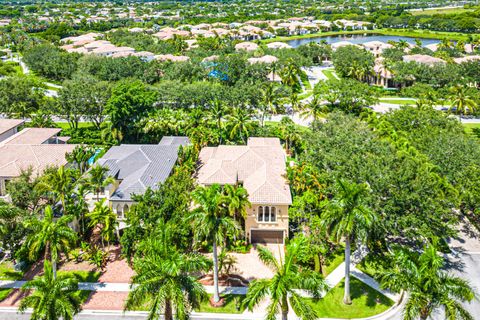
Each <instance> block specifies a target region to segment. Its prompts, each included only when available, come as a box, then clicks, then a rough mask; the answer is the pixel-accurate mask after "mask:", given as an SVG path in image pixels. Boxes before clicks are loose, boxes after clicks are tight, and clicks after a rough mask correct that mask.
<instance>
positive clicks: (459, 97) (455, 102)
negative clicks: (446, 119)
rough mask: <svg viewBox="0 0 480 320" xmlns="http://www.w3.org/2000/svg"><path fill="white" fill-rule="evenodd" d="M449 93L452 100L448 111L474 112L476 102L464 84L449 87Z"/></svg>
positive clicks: (458, 112) (459, 112)
mask: <svg viewBox="0 0 480 320" xmlns="http://www.w3.org/2000/svg"><path fill="white" fill-rule="evenodd" d="M450 93H451V96H450V99H451V100H452V105H451V106H450V111H453V112H455V113H457V114H459V115H461V114H467V113H470V112H474V111H475V110H476V109H477V106H478V105H477V103H476V102H475V100H474V99H473V97H472V96H470V95H469V93H468V90H467V89H466V88H465V87H464V86H461V85H456V86H454V87H452V88H450Z"/></svg>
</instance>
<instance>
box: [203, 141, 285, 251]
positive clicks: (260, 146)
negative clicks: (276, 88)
mask: <svg viewBox="0 0 480 320" xmlns="http://www.w3.org/2000/svg"><path fill="white" fill-rule="evenodd" d="M199 163H200V165H199V169H198V172H197V180H198V183H199V184H200V185H203V186H208V185H212V184H216V183H217V184H220V185H226V184H230V185H235V184H240V185H243V187H244V188H245V189H246V190H247V191H248V199H249V200H250V203H251V204H252V207H251V208H247V217H246V219H245V236H246V238H247V239H248V240H249V241H250V242H251V243H283V242H284V240H285V238H286V237H287V236H288V207H289V206H290V205H291V204H292V197H291V194H290V187H289V185H288V182H287V180H286V178H285V174H286V164H285V163H286V155H285V152H284V150H283V149H282V146H281V145H280V140H279V139H278V138H249V139H248V143H247V145H243V146H231V145H229V146H227V145H221V146H218V147H205V148H203V149H202V150H201V152H200V156H199Z"/></svg>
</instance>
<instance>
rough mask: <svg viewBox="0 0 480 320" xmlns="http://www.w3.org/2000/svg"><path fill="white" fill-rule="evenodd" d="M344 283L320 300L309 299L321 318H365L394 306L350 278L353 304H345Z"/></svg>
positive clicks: (387, 299)
mask: <svg viewBox="0 0 480 320" xmlns="http://www.w3.org/2000/svg"><path fill="white" fill-rule="evenodd" d="M343 292H344V283H343V281H342V282H341V283H339V284H338V285H337V286H336V287H335V288H333V289H332V290H330V291H329V292H328V293H327V294H326V295H325V297H323V298H322V299H319V300H313V299H308V301H309V302H310V303H311V305H312V306H313V308H314V309H315V310H316V311H317V315H318V317H320V318H342V319H352V318H365V317H370V316H373V315H376V314H380V313H382V312H384V311H385V310H387V309H388V308H390V307H391V306H392V305H393V301H392V300H390V299H389V298H387V297H385V296H384V295H383V294H381V293H380V292H378V291H376V290H375V289H373V288H371V287H369V286H368V285H366V284H364V283H363V282H361V281H360V280H358V279H356V278H355V277H351V278H350V293H351V297H352V304H351V305H346V304H344V303H343Z"/></svg>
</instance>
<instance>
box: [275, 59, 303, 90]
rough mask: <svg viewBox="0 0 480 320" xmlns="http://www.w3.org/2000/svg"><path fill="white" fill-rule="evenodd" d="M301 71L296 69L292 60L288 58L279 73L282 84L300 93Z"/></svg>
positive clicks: (296, 66)
mask: <svg viewBox="0 0 480 320" xmlns="http://www.w3.org/2000/svg"><path fill="white" fill-rule="evenodd" d="M301 73H302V70H301V69H300V68H299V67H298V65H297V64H296V63H295V61H294V60H293V59H292V58H289V59H288V61H287V63H286V65H285V66H284V67H283V69H282V70H281V71H280V77H281V78H282V83H283V84H284V85H286V86H288V87H290V88H292V91H294V92H298V91H300V78H299V77H300V74H301Z"/></svg>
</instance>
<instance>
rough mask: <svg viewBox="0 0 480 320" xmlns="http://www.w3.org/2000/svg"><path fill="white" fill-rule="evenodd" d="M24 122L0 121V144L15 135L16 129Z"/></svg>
mask: <svg viewBox="0 0 480 320" xmlns="http://www.w3.org/2000/svg"><path fill="white" fill-rule="evenodd" d="M24 122H25V121H24V120H19V119H0V142H1V141H3V140H5V139H7V138H9V137H11V136H13V135H14V134H15V133H17V132H18V127H20V126H21V125H22V124H24Z"/></svg>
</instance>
